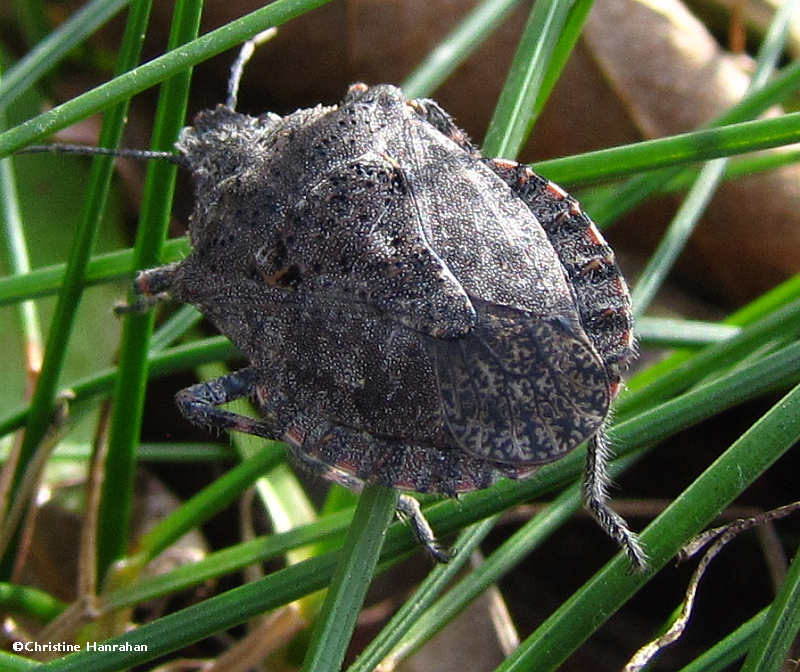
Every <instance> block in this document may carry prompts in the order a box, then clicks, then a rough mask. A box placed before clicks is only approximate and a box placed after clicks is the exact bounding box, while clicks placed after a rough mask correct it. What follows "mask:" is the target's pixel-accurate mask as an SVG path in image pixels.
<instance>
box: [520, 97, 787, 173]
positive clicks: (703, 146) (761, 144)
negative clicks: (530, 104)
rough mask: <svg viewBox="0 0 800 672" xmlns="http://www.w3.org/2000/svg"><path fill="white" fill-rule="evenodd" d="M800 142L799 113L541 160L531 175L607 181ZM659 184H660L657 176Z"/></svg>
mask: <svg viewBox="0 0 800 672" xmlns="http://www.w3.org/2000/svg"><path fill="white" fill-rule="evenodd" d="M798 139H800V112H792V113H791V114H785V115H783V116H781V117H777V118H774V119H759V120H756V121H744V122H741V123H738V124H730V125H728V126H723V127H721V128H711V129H706V130H701V131H692V132H691V133H681V134H678V135H673V136H670V137H667V138H658V139H656V140H645V141H643V142H638V143H634V144H630V145H624V146H620V147H612V148H610V149H601V150H598V151H595V152H587V153H585V154H576V155H574V156H569V157H564V158H560V159H551V160H548V161H541V162H539V163H537V164H536V170H537V171H539V172H541V173H542V174H543V175H547V177H548V178H550V179H551V180H554V181H556V182H559V183H562V184H585V183H588V182H593V181H599V180H608V179H613V178H616V177H621V176H622V175H629V174H631V173H637V172H640V171H646V170H653V169H654V168H660V167H663V166H674V165H679V164H683V163H690V162H692V161H704V160H707V159H716V158H720V157H723V156H731V155H733V154H741V153H744V152H752V151H756V150H759V149H767V148H769V147H780V146H782V145H788V144H791V143H793V142H797V141H798ZM659 179H663V177H660V178H659Z"/></svg>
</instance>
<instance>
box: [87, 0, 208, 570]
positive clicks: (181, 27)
mask: <svg viewBox="0 0 800 672" xmlns="http://www.w3.org/2000/svg"><path fill="white" fill-rule="evenodd" d="M202 6H203V4H202V0H180V1H179V2H177V3H176V4H175V10H174V14H173V24H172V29H171V33H170V38H169V47H170V48H172V49H174V48H177V47H178V46H180V45H182V44H185V43H186V42H188V41H190V40H192V39H193V38H194V37H196V36H197V31H198V29H199V28H200V12H201V10H202ZM191 74H192V73H191V69H189V70H186V71H184V72H182V73H179V74H177V75H175V76H174V77H173V78H171V79H169V80H168V81H166V82H165V83H164V84H163V85H162V89H161V92H160V95H159V101H158V106H157V108H156V119H155V124H154V129H153V142H152V145H151V148H152V149H154V150H169V149H170V148H171V147H172V144H173V142H174V141H175V138H177V137H178V133H179V132H180V129H181V128H182V127H183V123H184V118H185V116H186V107H187V101H188V98H189V82H190V80H191ZM176 178H177V166H175V165H174V164H171V163H167V162H162V163H159V162H151V163H150V164H149V165H148V166H147V176H146V178H145V187H144V192H143V195H142V210H141V214H140V216H139V225H138V227H137V230H136V244H135V246H134V263H135V264H136V265H137V266H138V267H139V268H149V267H151V266H155V265H156V264H158V262H159V260H160V250H161V245H162V244H163V241H164V239H165V237H166V232H167V226H168V225H169V217H170V211H171V208H172V196H173V192H174V190H175V181H176ZM154 323H155V314H154V313H153V311H150V312H149V313H146V314H137V313H131V314H128V315H126V317H125V321H124V324H123V329H122V344H121V346H120V358H119V360H120V361H119V374H118V376H117V379H116V385H115V388H114V395H113V400H114V403H113V409H112V415H111V423H110V427H109V435H108V452H107V456H106V463H105V478H104V479H103V483H102V487H101V495H100V498H101V501H100V508H99V521H98V531H97V575H98V576H99V577H103V576H104V575H105V572H106V569H107V568H108V566H109V565H110V564H111V563H112V562H113V561H114V560H116V559H117V558H120V557H122V555H124V553H125V551H126V549H127V545H128V535H129V526H130V513H131V506H132V501H133V482H134V469H135V455H136V445H137V443H138V441H139V431H140V429H141V426H142V413H143V409H144V391H145V386H146V384H147V355H148V350H149V349H150V337H151V335H152V332H153V325H154Z"/></svg>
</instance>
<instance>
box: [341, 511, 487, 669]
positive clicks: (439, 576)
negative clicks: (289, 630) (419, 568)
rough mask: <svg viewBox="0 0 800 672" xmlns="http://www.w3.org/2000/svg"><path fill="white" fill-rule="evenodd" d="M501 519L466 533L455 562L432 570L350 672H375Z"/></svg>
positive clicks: (455, 552) (454, 555) (456, 549)
mask: <svg viewBox="0 0 800 672" xmlns="http://www.w3.org/2000/svg"><path fill="white" fill-rule="evenodd" d="M498 519H499V515H495V516H492V517H490V518H487V519H486V520H484V521H482V522H480V523H475V524H474V525H472V526H471V527H468V528H467V529H466V530H464V531H463V532H462V533H461V535H460V536H459V538H458V540H457V541H456V543H455V544H454V545H453V548H452V549H451V550H452V558H451V559H450V562H448V563H447V564H437V565H436V567H434V568H433V570H431V572H430V573H429V574H428V576H427V577H425V579H424V581H423V582H422V583H421V584H420V586H419V588H417V590H415V591H414V595H413V596H412V597H411V598H409V599H408V600H406V602H405V604H403V606H402V607H400V609H399V610H398V611H397V612H396V613H395V614H394V616H392V619H391V620H390V621H389V622H388V623H387V624H386V626H385V627H384V628H383V629H382V630H381V631H380V633H379V634H378V635H377V636H376V637H375V638H374V639H373V640H372V641H371V642H370V643H369V645H368V646H367V648H365V649H364V651H362V652H361V654H360V655H359V656H358V658H357V659H356V660H355V662H354V663H353V664H352V665H351V666H350V667H348V668H347V672H372V670H374V669H376V667H377V666H378V664H379V663H380V662H381V661H382V660H383V659H384V657H385V656H386V655H387V654H388V653H389V651H391V650H392V647H394V646H395V644H397V643H398V641H399V640H400V639H401V638H403V636H404V634H405V633H406V632H408V631H409V629H411V628H413V627H414V624H415V623H416V621H417V619H418V618H419V617H420V615H421V614H422V613H423V612H424V611H425V610H426V609H427V608H428V607H429V606H430V605H431V604H433V602H434V600H435V599H436V598H437V597H438V596H439V594H440V593H441V592H442V591H443V590H444V589H445V588H446V587H447V585H448V584H449V583H450V582H451V581H452V580H453V579H454V577H455V576H456V575H457V574H458V573H459V572H460V571H461V569H462V568H463V566H464V564H465V563H466V562H467V561H468V560H469V559H470V556H471V555H472V552H473V551H474V550H475V549H476V548H477V547H478V544H480V543H481V541H483V539H485V538H486V535H487V534H489V532H491V531H492V530H493V529H494V526H495V525H496V524H497V521H498Z"/></svg>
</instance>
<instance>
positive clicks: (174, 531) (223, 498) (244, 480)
mask: <svg viewBox="0 0 800 672" xmlns="http://www.w3.org/2000/svg"><path fill="white" fill-rule="evenodd" d="M281 460H283V454H282V452H280V451H276V450H273V449H271V448H270V447H266V448H264V449H263V450H261V451H260V452H258V453H256V454H255V455H253V456H252V457H250V458H249V459H247V460H245V461H244V462H242V463H241V464H238V465H236V466H235V467H234V468H233V469H230V470H228V471H226V472H225V473H224V474H223V475H222V476H220V477H219V478H218V479H217V480H215V481H214V482H213V483H211V484H210V485H208V486H206V487H205V488H203V489H202V490H201V491H200V492H198V493H197V494H195V495H194V496H193V497H191V499H188V500H187V501H186V502H184V503H183V504H181V505H180V506H179V507H178V508H177V509H175V510H174V511H173V512H172V513H170V514H169V515H168V516H167V517H166V518H164V519H162V520H160V521H159V522H158V523H157V524H156V525H155V527H153V529H151V530H150V531H149V532H147V534H145V535H144V536H143V537H142V538H141V539H140V541H139V551H138V553H137V554H136V556H137V557H136V562H137V564H138V563H141V564H142V565H144V564H147V563H148V562H150V560H152V559H153V558H155V557H156V556H157V555H158V554H159V553H161V552H162V551H164V550H165V549H167V548H168V547H169V546H171V545H172V544H173V543H175V542H176V541H177V540H178V539H180V538H181V537H182V536H183V535H184V534H186V533H187V532H188V531H189V530H191V529H193V528H195V527H197V526H198V525H201V524H202V523H204V522H205V521H206V520H208V519H209V518H210V517H211V516H213V515H215V514H216V513H218V512H219V511H221V510H222V509H224V508H225V507H227V506H228V505H229V504H230V503H231V502H233V501H234V500H235V499H236V498H237V497H238V496H239V495H241V494H242V492H243V491H244V490H246V489H247V488H249V487H250V486H251V485H252V484H253V483H254V482H255V480H256V479H257V478H258V477H259V476H261V475H262V474H263V473H264V472H265V471H267V470H268V469H271V468H272V467H273V466H275V465H276V464H278V462H280V461H281Z"/></svg>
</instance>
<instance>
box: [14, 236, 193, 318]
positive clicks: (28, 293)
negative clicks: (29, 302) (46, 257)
mask: <svg viewBox="0 0 800 672" xmlns="http://www.w3.org/2000/svg"><path fill="white" fill-rule="evenodd" d="M188 251H189V242H188V240H187V239H186V238H173V239H171V240H168V241H166V243H164V247H163V248H162V250H161V257H162V261H163V262H164V263H169V262H171V261H179V260H180V259H183V257H185V256H186V254H187V253H188ZM135 270H137V269H136V268H135V260H134V258H133V249H132V248H130V249H126V250H118V251H116V252H107V253H105V254H99V255H97V256H94V257H92V258H91V259H90V260H89V265H88V266H87V267H86V277H85V278H84V287H88V286H91V285H96V284H99V283H101V282H108V281H111V280H116V279H118V278H123V277H126V276H132V274H133V271H135ZM65 272H66V264H54V265H52V266H46V267H44V268H37V269H34V270H33V271H30V272H29V273H25V274H23V275H10V276H7V277H3V278H0V306H3V305H7V304H10V303H16V302H17V301H24V300H26V299H35V298H38V297H41V296H48V295H50V294H55V293H56V292H57V291H58V290H59V288H60V287H61V285H62V284H63V282H64V274H65Z"/></svg>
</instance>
